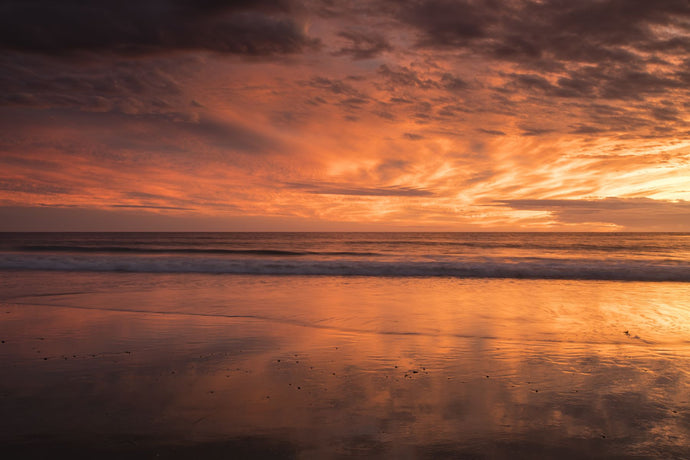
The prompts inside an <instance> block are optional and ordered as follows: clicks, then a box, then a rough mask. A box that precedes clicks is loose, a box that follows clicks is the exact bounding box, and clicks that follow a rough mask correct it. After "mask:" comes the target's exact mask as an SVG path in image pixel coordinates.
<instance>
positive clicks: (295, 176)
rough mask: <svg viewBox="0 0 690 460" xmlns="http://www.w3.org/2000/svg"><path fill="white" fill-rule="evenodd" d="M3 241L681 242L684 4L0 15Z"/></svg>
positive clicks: (592, 1)
mask: <svg viewBox="0 0 690 460" xmlns="http://www.w3.org/2000/svg"><path fill="white" fill-rule="evenodd" d="M0 47H1V50H0V87H1V88H2V91H1V92H0V230H10V231H12V230H21V231H23V230H45V231H51V230H89V231H90V230H117V231H119V230H141V231H145V230H154V231H159V230H172V231H178V230H195V231H244V230H267V231H281V230H290V231H292V230H298V231H302V230H306V231H309V230H441V231H447V230H448V231H490V230H499V231H504V230H511V231H512V230H515V231H544V230H552V231H616V230H626V231H647V230H661V231H690V2H688V1H687V0H655V1H650V0H578V1H573V0H532V1H521V0H485V1H479V0H458V1H441V0H420V1H407V2H399V1H392V0H374V1H336V0H321V1H319V0H313V1H312V0H305V1H289V0H284V1H250V0H245V1H221V0H196V1H195V0H139V1H136V2H127V1H96V0H93V1H85V0H63V1H59V2H56V1H52V0H51V1H48V0H20V1H1V2H0Z"/></svg>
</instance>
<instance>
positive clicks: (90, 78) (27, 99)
mask: <svg viewBox="0 0 690 460" xmlns="http://www.w3.org/2000/svg"><path fill="white" fill-rule="evenodd" d="M194 63H195V59H194V58H175V59H150V60H146V61H141V60H111V59H90V60H89V61H88V62H82V61H76V62H70V61H64V60H59V59H51V58H47V57H43V56H27V55H18V54H10V55H6V56H4V57H2V58H0V86H2V88H3V92H2V93H1V94H0V105H6V106H26V107H36V108H74V109H78V110H83V111H91V112H121V113H129V114H140V113H164V112H172V111H174V110H177V108H175V106H185V109H186V110H187V112H188V113H191V112H194V111H195V110H198V109H200V107H198V105H197V106H195V105H194V104H192V103H191V101H185V100H183V99H181V97H182V89H181V87H180V84H179V83H178V81H177V78H176V76H177V75H180V74H184V70H179V69H184V68H185V67H186V66H189V65H192V64H194ZM180 116H183V117H187V116H188V115H184V114H180Z"/></svg>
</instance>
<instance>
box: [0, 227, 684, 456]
mask: <svg viewBox="0 0 690 460" xmlns="http://www.w3.org/2000/svg"><path fill="white" fill-rule="evenodd" d="M0 315H1V316H0V340H2V343H1V344H0V368H1V369H2V379H0V442H2V444H3V446H4V448H5V450H6V451H7V452H9V453H10V454H14V455H15V456H16V457H20V456H21V457H26V456H29V457H38V458H42V457H44V458H48V457H50V456H51V455H58V454H63V455H72V456H75V457H77V458H80V457H93V456H100V457H105V458H120V457H122V456H128V457H134V458H151V457H155V456H161V457H164V458H165V457H167V458H190V457H197V458H226V457H228V456H231V457H233V458H343V457H351V456H366V457H372V458H439V457H441V458H443V457H452V458H554V457H560V458H631V457H634V458H688V457H690V447H688V446H690V234H687V233H5V234H1V235H0ZM51 458H52V457H51Z"/></svg>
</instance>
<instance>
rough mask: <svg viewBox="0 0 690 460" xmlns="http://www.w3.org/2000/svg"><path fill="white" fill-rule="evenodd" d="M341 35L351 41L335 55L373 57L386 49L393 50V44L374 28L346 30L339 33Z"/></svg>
mask: <svg viewBox="0 0 690 460" xmlns="http://www.w3.org/2000/svg"><path fill="white" fill-rule="evenodd" d="M338 36H339V37H342V38H344V39H345V40H347V41H348V42H349V44H348V45H346V46H343V47H342V48H340V49H339V50H338V51H336V52H334V53H333V55H334V56H345V55H348V56H351V57H352V58H353V59H372V58H375V57H376V56H378V55H380V54H381V53H383V52H386V51H392V50H393V46H391V44H390V43H389V42H388V40H386V38H385V37H384V36H383V35H381V34H380V33H378V32H376V31H372V30H357V29H351V30H344V31H342V32H340V33H338Z"/></svg>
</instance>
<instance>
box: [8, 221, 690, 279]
mask: <svg viewBox="0 0 690 460" xmlns="http://www.w3.org/2000/svg"><path fill="white" fill-rule="evenodd" d="M0 269H22V270H59V271H65V270H74V271H101V272H109V271H125V272H142V273H217V274H252V275H333V276H440V277H454V278H528V279H585V280H587V279H591V280H628V281H681V282H688V281H690V234H687V233H665V234H660V233H606V234H602V233H596V234H593V233H164V234H160V233H86V234H85V233H64V234H53V233H45V234H42V233H34V234H10V233H7V234H4V235H3V238H2V240H1V242H0Z"/></svg>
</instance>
